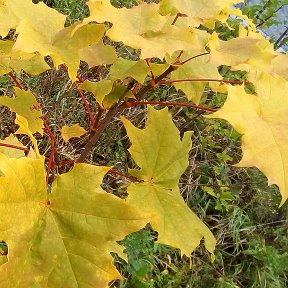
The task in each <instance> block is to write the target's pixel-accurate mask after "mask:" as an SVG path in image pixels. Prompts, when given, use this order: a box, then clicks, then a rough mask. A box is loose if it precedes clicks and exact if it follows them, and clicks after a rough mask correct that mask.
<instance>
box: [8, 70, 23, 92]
mask: <svg viewBox="0 0 288 288" xmlns="http://www.w3.org/2000/svg"><path fill="white" fill-rule="evenodd" d="M9 76H10V77H11V79H12V80H13V81H14V83H15V84H16V86H17V87H18V88H19V89H21V90H24V88H23V86H22V85H21V83H20V82H19V81H18V80H17V78H16V77H15V75H14V74H13V72H9Z"/></svg>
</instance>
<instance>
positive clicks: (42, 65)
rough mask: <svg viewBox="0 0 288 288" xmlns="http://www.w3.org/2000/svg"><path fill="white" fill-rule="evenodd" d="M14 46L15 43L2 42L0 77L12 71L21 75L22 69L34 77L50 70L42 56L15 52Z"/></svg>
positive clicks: (0, 43)
mask: <svg viewBox="0 0 288 288" xmlns="http://www.w3.org/2000/svg"><path fill="white" fill-rule="evenodd" d="M13 45H14V42H13V41H9V40H6V41H0V75H4V74H7V73H9V72H11V71H12V70H14V71H16V72H18V73H19V72H20V71H21V70H22V69H23V70H25V71H26V72H27V73H29V74H33V75H34V74H40V73H42V72H44V71H46V70H47V69H49V65H48V64H47V63H46V62H45V60H44V59H43V57H42V56H41V55H39V54H38V53H25V52H22V51H13V50H12V48H13Z"/></svg>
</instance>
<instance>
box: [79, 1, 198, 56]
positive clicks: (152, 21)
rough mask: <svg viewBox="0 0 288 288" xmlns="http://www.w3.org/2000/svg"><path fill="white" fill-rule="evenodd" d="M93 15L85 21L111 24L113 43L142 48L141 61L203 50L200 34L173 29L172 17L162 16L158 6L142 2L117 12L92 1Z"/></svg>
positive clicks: (106, 4) (103, 4)
mask: <svg viewBox="0 0 288 288" xmlns="http://www.w3.org/2000/svg"><path fill="white" fill-rule="evenodd" d="M88 6H89V9H90V16H89V17H88V18H86V19H85V20H84V21H85V22H89V21H97V22H99V23H103V22H105V21H109V22H111V23H112V24H113V26H112V28H111V29H109V30H108V31H107V33H106V35H107V36H108V37H109V38H111V39H112V40H114V41H117V42H123V43H124V44H126V45H128V46H130V47H132V48H134V49H141V58H142V59H145V58H152V57H158V58H164V57H165V55H166V53H168V54H170V55H171V54H172V53H173V52H175V51H178V50H190V49H193V48H195V47H198V46H199V47H200V44H199V42H198V31H197V30H196V29H192V28H190V27H187V26H186V27H183V28H180V27H177V26H171V23H172V22H171V17H170V16H161V15H160V14H159V12H158V9H159V5H158V4H155V3H150V4H147V3H141V4H140V5H138V6H134V7H133V8H131V9H126V8H121V9H117V8H115V7H114V6H112V5H111V4H110V1H109V0H101V1H99V0H90V1H89V2H88ZM199 49H200V48H199Z"/></svg>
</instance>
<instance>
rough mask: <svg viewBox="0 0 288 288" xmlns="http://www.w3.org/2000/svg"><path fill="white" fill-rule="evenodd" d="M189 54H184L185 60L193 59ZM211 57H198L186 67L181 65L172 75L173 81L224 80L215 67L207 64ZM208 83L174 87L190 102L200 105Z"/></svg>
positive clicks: (176, 85) (186, 83)
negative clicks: (196, 79) (194, 79)
mask: <svg viewBox="0 0 288 288" xmlns="http://www.w3.org/2000/svg"><path fill="white" fill-rule="evenodd" d="M193 55H194V53H193V54H192V55H191V54H190V53H189V52H186V53H185V54H184V56H182V57H183V59H189V58H190V57H193ZM208 60H209V56H208V55H205V56H201V57H197V58H195V59H193V60H191V61H188V62H187V63H185V64H184V65H181V66H180V67H179V68H178V69H176V70H175V71H173V72H172V73H171V79H172V80H181V79H191V78H198V79H199V78H210V79H219V80H220V79H222V76H221V75H220V74H219V72H218V69H217V67H216V66H215V65H213V64H210V63H207V62H208ZM206 84H207V81H196V82H193V81H191V82H175V83H173V85H174V86H175V88H176V89H181V90H182V91H183V92H184V93H185V94H186V95H187V98H188V99H189V100H192V101H193V102H194V103H196V104H198V103H199V101H200V99H201V96H202V94H203V92H204V88H205V86H206Z"/></svg>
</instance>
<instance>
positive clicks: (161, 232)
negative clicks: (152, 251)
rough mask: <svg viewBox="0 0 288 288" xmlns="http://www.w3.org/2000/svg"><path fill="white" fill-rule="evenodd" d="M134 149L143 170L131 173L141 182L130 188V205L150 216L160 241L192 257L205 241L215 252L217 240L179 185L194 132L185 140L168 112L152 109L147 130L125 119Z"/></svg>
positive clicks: (131, 150) (135, 156)
mask: <svg viewBox="0 0 288 288" xmlns="http://www.w3.org/2000/svg"><path fill="white" fill-rule="evenodd" d="M122 121H123V123H124V126H125V128H126V130H127V134H128V136H129V139H130V141H131V142H132V146H131V147H130V148H129V152H130V154H131V155H132V157H133V159H134V161H135V162H136V164H137V165H138V166H139V167H140V168H141V169H140V170H129V173H131V175H133V176H134V177H137V178H138V179H141V180H143V182H142V183H134V184H131V185H130V186H129V187H128V193H129V196H128V198H127V201H128V203H133V204H134V205H136V206H138V207H139V208H140V209H142V211H145V212H147V213H150V214H151V215H152V216H151V220H150V223H151V225H152V228H153V229H154V230H156V231H157V232H158V242H160V243H164V244H167V245H171V246H174V247H176V248H179V249H181V253H182V254H186V255H187V256H189V255H190V254H191V252H192V251H193V250H194V249H195V248H196V247H197V246H198V245H199V243H200V241H201V239H202V238H203V237H204V238H205V246H206V248H207V250H208V251H210V252H211V253H213V250H214V248H215V239H214V237H213V235H212V233H211V232H210V230H209V229H208V228H207V226H206V225H205V224H204V223H203V222H202V221H201V220H200V219H199V218H198V217H197V216H196V215H195V214H194V213H193V212H192V211H191V210H190V209H189V208H188V207H187V205H186V204H185V202H184V200H183V198H182V196H181V195H180V192H179V188H178V182H179V178H180V177H181V175H182V174H183V173H184V171H185V169H186V167H187V165H188V153H189V150H190V148H191V133H186V134H185V135H184V137H183V139H182V141H181V140H180V138H179V131H178V129H177V128H176V127H175V125H174V124H173V122H172V120H171V116H170V114H169V112H168V109H163V110H160V111H157V110H154V109H153V108H151V107H149V109H148V116H147V124H146V128H145V129H144V130H142V129H138V128H136V127H134V126H133V125H132V124H131V123H130V122H129V121H128V120H127V119H125V118H122Z"/></svg>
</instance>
